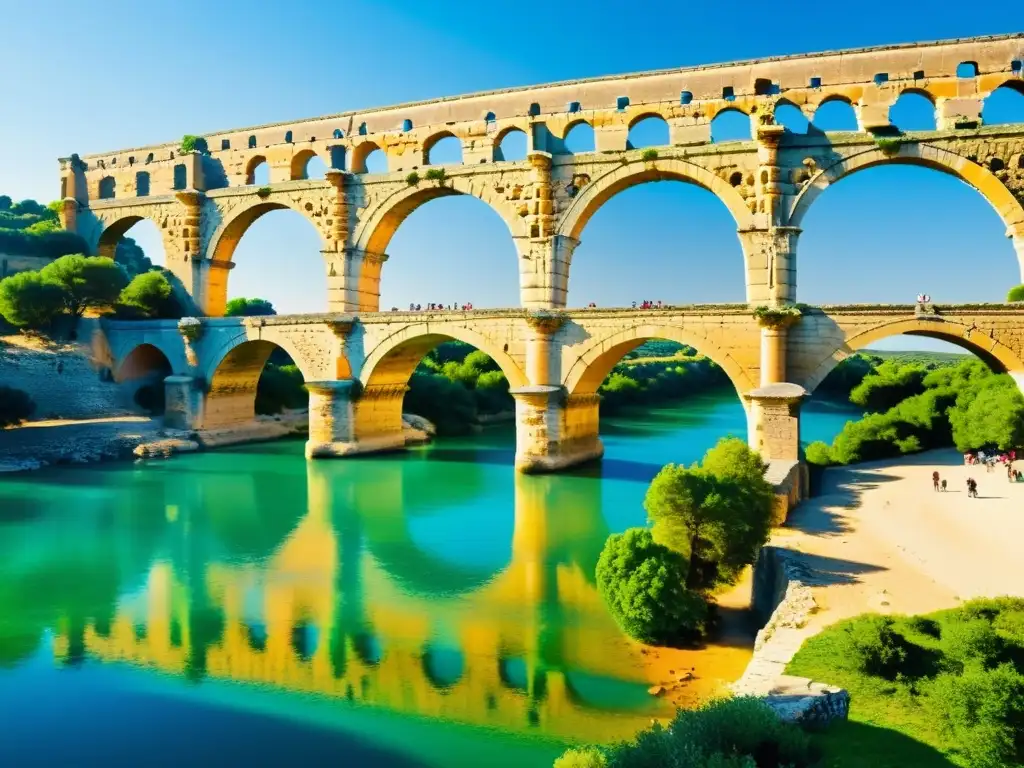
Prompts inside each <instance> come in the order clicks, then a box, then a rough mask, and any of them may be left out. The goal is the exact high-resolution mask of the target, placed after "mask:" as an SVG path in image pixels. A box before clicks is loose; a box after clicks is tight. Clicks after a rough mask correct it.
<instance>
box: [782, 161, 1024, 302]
mask: <svg viewBox="0 0 1024 768" xmlns="http://www.w3.org/2000/svg"><path fill="white" fill-rule="evenodd" d="M942 170H945V169H944V168H943V167H942V166H938V165H936V166H934V167H922V166H921V165H909V164H906V163H902V162H901V163H893V162H891V161H888V160H886V159H885V158H884V157H882V156H881V155H880V153H879V159H878V162H876V163H873V164H868V165H866V166H862V167H860V168H857V169H856V170H854V171H853V172H852V173H848V174H847V175H845V176H842V177H841V178H840V179H839V180H838V183H837V182H836V181H833V182H832V183H831V184H829V186H828V187H826V188H825V190H826V191H825V192H823V193H822V194H820V195H819V196H817V197H811V198H808V199H809V200H812V201H813V202H810V203H809V204H806V205H804V204H802V203H798V211H797V212H796V215H795V217H794V218H792V219H791V223H792V224H793V225H794V226H799V227H801V228H802V230H803V233H802V234H801V235H800V242H799V246H798V250H799V253H800V272H799V285H798V289H797V294H798V298H799V300H800V301H804V302H809V303H814V304H820V303H838V304H849V303H870V304H886V303H894V304H909V303H913V302H914V301H915V299H916V297H917V296H918V295H919V294H928V295H929V296H931V297H932V299H933V301H935V302H936V303H938V304H940V305H942V304H950V303H957V302H987V301H996V302H998V301H1002V300H1004V299H1005V297H1006V291H1007V290H1008V288H1009V286H1012V285H1015V284H1016V283H1018V282H1019V278H1020V265H1019V264H1018V262H1017V257H1016V254H1015V252H1014V249H1013V245H1012V243H1011V241H1010V240H1009V239H1007V237H1006V236H1005V233H1006V228H1007V223H1006V222H1004V221H1003V220H1001V219H1000V216H999V214H998V213H997V212H996V210H994V208H993V206H994V205H996V204H997V203H998V204H1000V205H1002V201H1001V200H992V202H991V204H990V202H989V201H987V200H986V198H985V197H984V196H983V195H982V194H980V193H979V192H978V191H977V190H976V189H974V188H972V187H970V186H968V185H967V184H965V183H963V182H961V181H960V180H959V179H957V178H955V177H953V176H951V175H950V174H949V173H948V172H946V173H943V172H940V171H942ZM832 187H835V189H833V188H832ZM805 194H807V193H806V192H805ZM802 202H805V201H802ZM802 211H806V215H804V214H802ZM851 222H857V233H858V234H857V237H856V238H850V237H849V232H850V226H851ZM936 222H942V224H941V225H940V226H936ZM982 255H984V259H983V263H984V270H985V276H986V277H985V279H976V280H969V279H965V275H967V274H973V273H974V271H975V270H976V269H978V262H977V261H976V259H978V258H980V257H981V256H982Z"/></svg>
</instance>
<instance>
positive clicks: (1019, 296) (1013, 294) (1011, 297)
mask: <svg viewBox="0 0 1024 768" xmlns="http://www.w3.org/2000/svg"><path fill="white" fill-rule="evenodd" d="M1006 300H1007V301H1024V285H1015V286H1013V288H1011V289H1010V292H1009V293H1007V294H1006Z"/></svg>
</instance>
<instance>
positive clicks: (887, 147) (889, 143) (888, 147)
mask: <svg viewBox="0 0 1024 768" xmlns="http://www.w3.org/2000/svg"><path fill="white" fill-rule="evenodd" d="M875 144H876V145H877V146H878V148H879V149H880V150H881V151H882V154H883V155H889V156H892V155H895V154H897V153H898V152H899V151H900V147H902V146H903V139H902V138H901V137H899V136H889V137H886V136H876V137H875Z"/></svg>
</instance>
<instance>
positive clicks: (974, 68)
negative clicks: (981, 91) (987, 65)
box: [956, 61, 978, 77]
mask: <svg viewBox="0 0 1024 768" xmlns="http://www.w3.org/2000/svg"><path fill="white" fill-rule="evenodd" d="M956 76H957V77H977V76H978V63H977V62H975V61H961V62H960V63H959V64H957V65H956Z"/></svg>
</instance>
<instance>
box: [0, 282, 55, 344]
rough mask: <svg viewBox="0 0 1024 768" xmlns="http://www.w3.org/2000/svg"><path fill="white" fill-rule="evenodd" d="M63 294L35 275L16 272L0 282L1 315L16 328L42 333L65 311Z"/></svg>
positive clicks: (51, 283)
mask: <svg viewBox="0 0 1024 768" xmlns="http://www.w3.org/2000/svg"><path fill="white" fill-rule="evenodd" d="M65 301H66V291H65V290H64V288H62V287H61V286H60V285H58V284H57V283H54V282H51V281H49V280H45V279H44V278H43V277H42V275H40V274H39V273H38V272H19V273H18V274H16V275H11V276H10V277H8V278H5V279H4V280H0V315H3V317H4V319H5V320H6V321H7V322H9V323H10V324H11V325H14V326H17V327H18V328H31V329H34V330H43V329H46V328H49V327H50V324H51V323H52V322H53V319H54V318H55V317H56V316H57V315H59V314H61V312H63V311H64V305H65Z"/></svg>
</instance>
